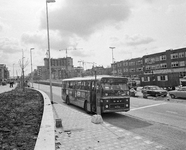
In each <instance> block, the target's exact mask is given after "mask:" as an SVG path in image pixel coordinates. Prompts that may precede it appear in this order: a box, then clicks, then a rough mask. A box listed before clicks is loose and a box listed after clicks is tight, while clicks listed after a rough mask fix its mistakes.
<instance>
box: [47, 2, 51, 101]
mask: <svg viewBox="0 0 186 150" xmlns="http://www.w3.org/2000/svg"><path fill="white" fill-rule="evenodd" d="M46 19H47V39H48V57H49V77H50V100H51V103H52V104H53V94H52V75H51V74H52V73H51V60H50V37H49V20H48V2H47V0H46Z"/></svg>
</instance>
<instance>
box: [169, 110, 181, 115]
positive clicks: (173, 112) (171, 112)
mask: <svg viewBox="0 0 186 150" xmlns="http://www.w3.org/2000/svg"><path fill="white" fill-rule="evenodd" d="M166 112H167V113H170V114H178V113H177V112H175V111H169V110H167V111H166Z"/></svg>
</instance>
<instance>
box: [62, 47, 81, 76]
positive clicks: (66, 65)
mask: <svg viewBox="0 0 186 150" xmlns="http://www.w3.org/2000/svg"><path fill="white" fill-rule="evenodd" d="M80 49H83V48H69V49H68V48H66V49H61V50H59V51H66V61H65V68H66V71H65V72H66V78H68V51H69V50H80Z"/></svg>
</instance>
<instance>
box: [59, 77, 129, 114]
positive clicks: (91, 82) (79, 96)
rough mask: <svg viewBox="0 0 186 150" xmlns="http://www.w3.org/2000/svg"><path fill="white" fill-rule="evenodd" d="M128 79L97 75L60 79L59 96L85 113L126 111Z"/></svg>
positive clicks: (127, 105) (127, 107) (127, 106)
mask: <svg viewBox="0 0 186 150" xmlns="http://www.w3.org/2000/svg"><path fill="white" fill-rule="evenodd" d="M127 82H128V79H127V78H124V77H116V76H108V75H98V76H85V77H75V78H69V79H63V80H62V88H61V98H62V99H63V100H64V101H65V102H66V104H67V105H69V104H73V105H76V106H79V107H82V108H84V110H85V111H86V112H87V113H90V112H91V113H98V114H101V113H106V112H122V111H123V112H127V111H129V110H130V96H129V88H128V84H127Z"/></svg>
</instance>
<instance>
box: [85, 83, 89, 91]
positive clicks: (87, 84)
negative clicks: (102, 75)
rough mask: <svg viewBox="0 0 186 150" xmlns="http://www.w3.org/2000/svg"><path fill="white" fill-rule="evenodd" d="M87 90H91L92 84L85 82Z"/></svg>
mask: <svg viewBox="0 0 186 150" xmlns="http://www.w3.org/2000/svg"><path fill="white" fill-rule="evenodd" d="M85 90H90V82H89V81H85Z"/></svg>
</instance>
